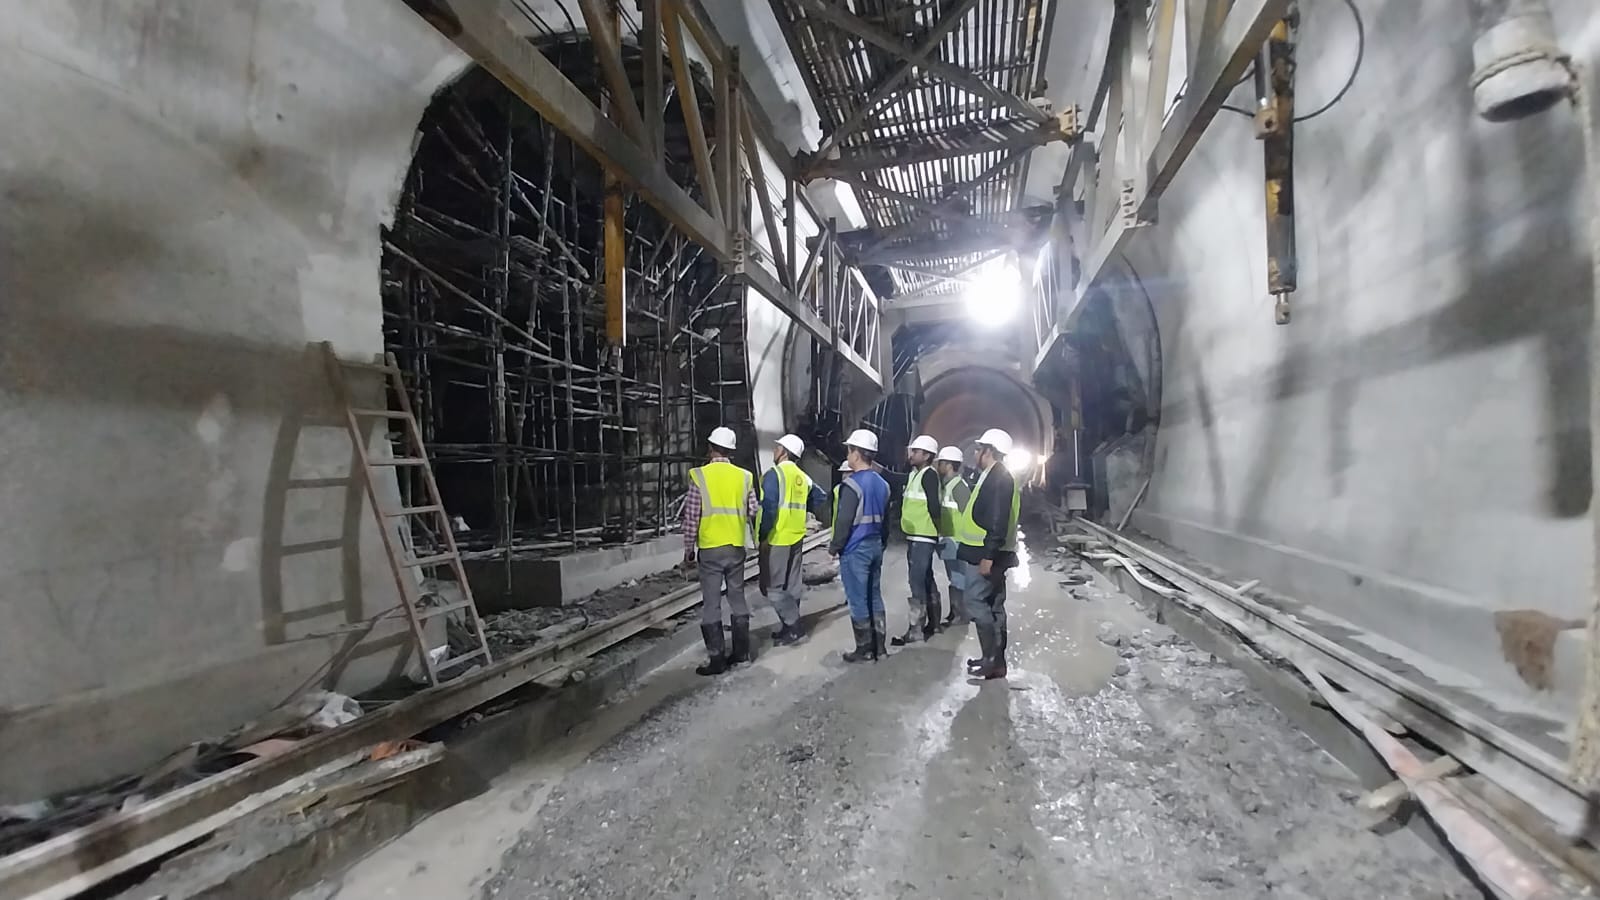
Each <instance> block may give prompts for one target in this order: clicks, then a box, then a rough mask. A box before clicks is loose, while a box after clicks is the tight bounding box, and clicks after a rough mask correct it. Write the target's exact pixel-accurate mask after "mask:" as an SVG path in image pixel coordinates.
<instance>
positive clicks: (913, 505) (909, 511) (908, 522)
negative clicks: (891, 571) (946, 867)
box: [900, 466, 939, 538]
mask: <svg viewBox="0 0 1600 900" xmlns="http://www.w3.org/2000/svg"><path fill="white" fill-rule="evenodd" d="M927 471H928V467H927V466H921V467H919V468H915V469H912V470H911V475H910V477H908V478H907V479H906V489H905V493H903V494H901V495H900V530H901V531H902V532H904V533H905V535H906V536H907V537H926V538H934V537H938V536H939V526H937V525H935V524H934V522H933V510H932V509H930V508H929V506H928V499H929V498H928V495H927V494H926V493H925V492H924V491H923V490H922V476H923V475H924V474H925V473H926V472H927Z"/></svg>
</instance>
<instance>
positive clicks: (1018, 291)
mask: <svg viewBox="0 0 1600 900" xmlns="http://www.w3.org/2000/svg"><path fill="white" fill-rule="evenodd" d="M965 301H966V305H967V313H968V314H969V315H970V316H971V317H972V318H973V319H976V320H977V321H978V323H979V324H982V325H986V326H989V327H995V326H999V325H1002V324H1004V323H1006V322H1009V321H1011V320H1012V318H1014V317H1015V316H1016V314H1017V310H1018V309H1019V308H1021V306H1022V273H1021V272H1019V271H1018V270H1017V264H1016V260H1015V259H1014V258H1013V257H1012V255H1011V254H1007V255H1005V256H1002V257H1000V258H998V259H995V260H993V261H992V262H989V263H985V264H984V265H983V266H982V267H981V268H979V269H978V270H977V271H976V272H974V273H973V274H972V283H971V286H969V287H968V288H967V293H966V297H965Z"/></svg>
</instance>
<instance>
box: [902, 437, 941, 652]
mask: <svg viewBox="0 0 1600 900" xmlns="http://www.w3.org/2000/svg"><path fill="white" fill-rule="evenodd" d="M938 452H939V442H938V441H936V440H934V439H933V438H932V437H930V436H928V435H926V434H920V435H917V437H916V438H915V439H913V440H912V441H911V445H910V446H909V447H907V448H906V461H907V462H909V463H911V473H910V474H909V475H907V476H906V486H905V490H904V491H902V492H901V494H900V533H901V534H904V535H905V536H906V569H907V570H908V571H909V574H910V580H911V597H910V598H909V601H908V606H909V607H910V611H911V617H910V619H911V620H910V622H909V623H907V625H906V633H905V634H903V635H901V636H900V637H897V638H895V639H894V640H893V641H891V642H890V643H892V644H894V645H895V646H896V647H904V646H905V645H907V644H916V643H920V642H922V641H925V640H927V639H928V638H930V637H932V636H933V633H934V631H936V630H938V627H939V587H938V585H936V584H935V583H934V581H933V558H934V556H935V555H936V554H937V553H938V552H939V521H938V519H939V509H940V506H939V503H940V500H939V495H940V489H939V476H938V474H937V473H935V472H934V471H933V465H932V463H933V458H934V456H935V455H937V454H938Z"/></svg>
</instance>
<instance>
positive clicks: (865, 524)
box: [844, 469, 889, 551]
mask: <svg viewBox="0 0 1600 900" xmlns="http://www.w3.org/2000/svg"><path fill="white" fill-rule="evenodd" d="M845 481H848V482H849V483H850V485H851V486H852V487H853V488H855V491H856V494H857V495H858V496H859V497H860V498H861V505H860V506H859V507H858V508H857V509H856V518H855V521H854V522H852V523H851V528H850V537H849V539H848V540H847V541H846V542H845V547H844V548H845V550H846V551H849V550H852V549H854V548H855V546H856V545H857V544H860V543H861V542H862V541H865V540H875V541H882V540H883V520H884V513H885V512H886V511H887V510H888V508H889V483H888V482H886V481H884V480H883V476H882V475H879V474H878V473H877V472H874V471H873V470H871V469H862V470H860V471H859V472H856V473H854V474H852V475H851V476H850V477H849V478H846V479H845Z"/></svg>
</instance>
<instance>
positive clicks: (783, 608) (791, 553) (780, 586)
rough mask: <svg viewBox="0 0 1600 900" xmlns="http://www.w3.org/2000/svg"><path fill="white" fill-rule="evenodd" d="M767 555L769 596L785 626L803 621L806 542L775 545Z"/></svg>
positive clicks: (779, 619) (780, 620) (774, 609)
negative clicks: (769, 579) (769, 580)
mask: <svg viewBox="0 0 1600 900" xmlns="http://www.w3.org/2000/svg"><path fill="white" fill-rule="evenodd" d="M769 552H770V555H769V556H768V557H767V559H768V562H767V571H768V573H770V574H769V576H768V577H769V578H771V583H770V584H768V586H767V599H768V600H770V601H772V609H773V611H775V612H776V613H777V614H778V621H779V622H781V623H782V624H783V625H784V626H785V627H790V626H793V625H795V624H796V623H798V622H799V621H800V598H801V597H802V596H803V595H804V594H805V590H806V583H805V581H804V580H803V579H802V576H803V575H804V573H805V572H804V570H805V566H804V565H803V563H804V562H805V556H806V550H805V546H804V544H803V543H802V544H790V545H789V546H787V547H776V546H775V547H772V548H770V551H769Z"/></svg>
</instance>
